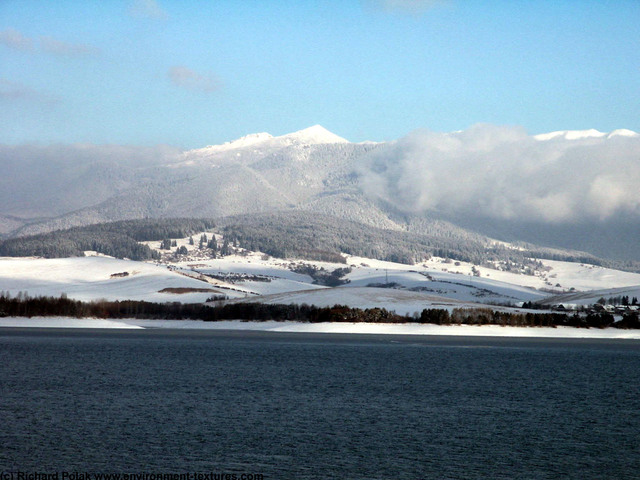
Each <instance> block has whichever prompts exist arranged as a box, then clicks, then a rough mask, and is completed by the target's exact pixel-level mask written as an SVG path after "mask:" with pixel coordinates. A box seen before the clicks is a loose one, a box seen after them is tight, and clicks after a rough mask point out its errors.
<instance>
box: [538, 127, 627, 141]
mask: <svg viewBox="0 0 640 480" xmlns="http://www.w3.org/2000/svg"><path fill="white" fill-rule="evenodd" d="M638 135H639V134H638V133H636V132H634V131H632V130H627V129H626V128H620V129H617V130H614V131H612V132H610V133H608V134H607V133H603V132H599V131H598V130H595V129H593V128H591V129H589V130H558V131H557V132H549V133H541V134H539V135H534V137H533V138H535V139H536V140H540V141H545V140H558V139H563V140H581V139H584V138H605V137H606V138H613V137H637V136H638Z"/></svg>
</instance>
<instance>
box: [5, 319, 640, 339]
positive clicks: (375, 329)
mask: <svg viewBox="0 0 640 480" xmlns="http://www.w3.org/2000/svg"><path fill="white" fill-rule="evenodd" d="M1 327H29V328H112V329H144V328H171V329H209V330H253V331H265V332H307V333H360V334H363V333H364V334H394V335H449V336H488V337H541V338H610V339H615V338H619V339H635V340H640V330H619V329H615V328H606V329H595V328H591V329H585V328H573V327H557V328H548V327H502V326H499V325H482V326H475V325H432V324H418V323H405V324H389V323H387V324H384V323H382V324H381V323H302V322H291V321H286V322H276V321H267V322H245V321H241V320H231V321H220V322H203V321H199V320H139V319H119V320H104V319H96V318H69V317H42V318H21V317H6V318H0V328H1Z"/></svg>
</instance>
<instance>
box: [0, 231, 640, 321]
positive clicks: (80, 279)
mask: <svg viewBox="0 0 640 480" xmlns="http://www.w3.org/2000/svg"><path fill="white" fill-rule="evenodd" d="M196 238H197V237H196ZM156 243H157V242H156ZM178 243H179V244H183V243H187V239H182V240H179V242H178ZM190 248H192V249H193V248H194V247H193V246H190ZM192 252H193V250H192ZM194 254H195V253H194ZM301 263H304V264H308V265H313V266H315V267H316V268H318V269H320V268H323V269H325V270H326V271H327V272H332V271H333V270H335V269H338V268H345V267H349V268H350V269H351V272H350V273H348V274H347V275H346V276H345V277H344V278H345V279H346V280H348V282H349V283H346V284H345V285H342V286H340V287H338V288H328V287H325V286H322V285H317V284H315V283H314V282H313V279H312V278H311V277H310V276H309V275H306V274H300V273H296V272H294V271H292V269H294V268H296V267H297V266H300V264H301ZM543 263H544V265H545V267H546V269H545V270H543V271H539V272H536V275H521V274H516V273H513V272H502V271H498V270H491V269H488V268H483V267H477V266H474V265H472V264H469V263H465V262H452V261H450V260H445V259H439V258H432V259H430V260H429V261H428V262H424V263H422V264H418V265H404V264H397V263H392V262H384V261H380V260H373V259H367V258H362V257H353V256H348V257H347V265H345V264H339V263H326V262H311V261H300V260H282V259H276V258H271V257H268V256H265V255H263V254H261V253H258V252H253V253H252V252H243V254H242V255H240V254H238V255H231V256H227V257H224V258H219V259H191V260H189V261H185V262H180V263H173V264H171V265H169V266H170V269H168V268H167V266H160V265H155V264H151V263H143V262H133V261H128V260H117V259H114V258H110V257H85V258H67V259H34V258H3V259H0V291H7V292H9V293H10V294H11V295H16V294H17V293H18V292H20V291H22V292H28V294H29V295H31V296H37V295H47V296H59V295H61V294H63V293H64V294H66V295H67V296H68V297H69V298H74V299H79V300H96V299H101V298H105V299H109V300H116V299H118V300H124V299H133V300H148V301H158V302H171V301H180V302H185V303H190V302H203V301H205V300H206V299H207V298H209V297H211V296H226V297H227V298H229V299H237V301H240V300H245V299H247V300H251V301H265V302H269V303H307V304H316V305H324V306H332V305H335V304H347V305H350V306H353V307H359V308H372V307H385V308H388V309H390V310H395V311H396V312H398V313H408V314H413V313H414V312H416V311H418V312H419V311H421V310H422V309H424V308H426V307H442V308H449V309H451V308H455V307H459V306H471V305H474V306H484V305H486V304H496V305H509V304H510V305H518V304H520V303H521V302H525V301H534V302H535V301H540V300H542V299H545V298H548V297H550V296H552V295H553V294H554V292H548V291H542V290H540V289H542V288H545V289H550V288H551V287H550V286H549V285H551V284H552V285H553V289H554V291H555V293H556V294H557V293H561V292H569V290H570V289H571V288H573V289H574V290H575V291H574V292H572V294H575V295H579V297H576V299H575V300H576V301H575V302H569V301H568V300H567V301H562V302H560V301H558V302H557V303H594V302H595V300H597V299H598V298H600V297H601V296H605V297H608V296H616V295H619V294H620V295H629V296H630V297H632V296H640V274H634V273H629V272H621V271H616V270H611V269H607V268H602V267H597V266H593V265H585V264H577V263H568V262H555V261H549V260H545V261H543ZM472 269H475V270H476V271H477V272H479V275H480V276H472V275H470V274H471V272H472ZM123 272H127V273H128V275H127V276H118V275H114V274H119V273H123ZM112 275H114V276H112ZM387 283H389V284H392V286H393V287H394V288H373V287H376V286H377V287H382V286H387V285H385V284H387ZM556 285H560V286H559V287H557V286H556ZM165 288H174V289H175V288H180V289H205V291H203V292H197V291H193V290H192V291H189V290H187V292H188V293H181V294H178V293H168V292H162V293H161V290H163V289H165ZM621 288H624V289H626V290H624V293H619V291H618V290H612V291H611V292H609V290H610V289H621ZM591 290H593V292H591V293H589V292H585V291H591ZM620 292H622V291H620ZM627 292H628V293H627ZM554 303H556V302H554Z"/></svg>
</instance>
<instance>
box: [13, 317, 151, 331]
mask: <svg viewBox="0 0 640 480" xmlns="http://www.w3.org/2000/svg"><path fill="white" fill-rule="evenodd" d="M0 327H29V328H126V329H138V330H139V329H142V328H144V327H143V326H141V325H136V324H135V323H132V322H130V321H119V320H105V319H101V318H73V317H34V318H23V317H3V318H0Z"/></svg>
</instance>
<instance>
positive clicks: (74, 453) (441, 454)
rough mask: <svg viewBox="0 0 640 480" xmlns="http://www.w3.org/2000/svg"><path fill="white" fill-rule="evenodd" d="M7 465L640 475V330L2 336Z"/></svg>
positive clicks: (360, 474)
mask: <svg viewBox="0 0 640 480" xmlns="http://www.w3.org/2000/svg"><path fill="white" fill-rule="evenodd" d="M0 365H1V367H0V470H5V471H7V470H23V471H36V470H37V471H49V472H52V471H71V470H88V471H90V472H130V473H131V472H149V471H154V472H175V473H181V472H187V471H190V472H193V471H196V472H201V471H202V472H209V471H215V472H237V473H238V474H240V473H247V472H251V473H261V474H263V475H264V476H265V478H267V479H326V478H345V479H391V478H398V479H418V478H434V479H448V478H455V479H457V478H465V479H490V478H494V479H519V478H522V479H561V478H575V479H594V478H599V479H627V478H640V394H639V391H640V390H639V386H640V342H637V341H620V340H618V341H604V340H602V341H593V340H590V341H584V340H571V341H567V340H531V339H486V338H485V339H478V338H445V337H403V336H377V335H355V336H348V335H318V334H313V335H312V334H273V333H270V334H268V333H255V332H253V333H251V332H249V333H247V332H244V333H234V332H184V331H182V332H177V331H166V330H162V331H160V330H153V331H150V330H147V331H137V332H126V333H123V332H113V331H111V332H107V331H71V330H64V331H58V330H31V331H29V330H18V329H15V330H11V329H3V330H0Z"/></svg>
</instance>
